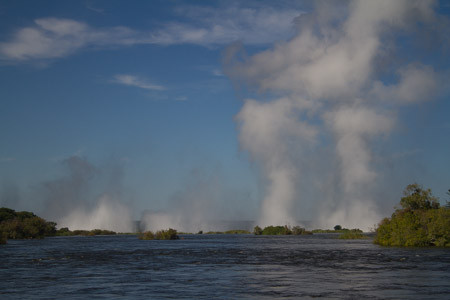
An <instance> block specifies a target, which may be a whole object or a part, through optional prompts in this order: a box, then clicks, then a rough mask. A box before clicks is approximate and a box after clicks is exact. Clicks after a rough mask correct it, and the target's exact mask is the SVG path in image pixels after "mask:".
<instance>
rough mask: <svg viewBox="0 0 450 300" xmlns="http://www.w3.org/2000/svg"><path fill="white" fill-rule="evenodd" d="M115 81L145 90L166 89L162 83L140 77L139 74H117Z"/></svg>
mask: <svg viewBox="0 0 450 300" xmlns="http://www.w3.org/2000/svg"><path fill="white" fill-rule="evenodd" d="M113 82H114V83H119V84H122V85H127V86H133V87H138V88H141V89H145V90H152V91H163V90H165V89H166V88H165V87H163V86H161V85H157V84H153V83H151V82H149V81H148V80H146V79H145V78H140V77H138V76H135V75H129V74H118V75H115V76H114V80H113Z"/></svg>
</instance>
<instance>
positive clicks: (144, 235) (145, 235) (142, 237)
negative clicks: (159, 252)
mask: <svg viewBox="0 0 450 300" xmlns="http://www.w3.org/2000/svg"><path fill="white" fill-rule="evenodd" d="M139 239H140V240H154V239H155V235H154V234H153V232H151V231H146V232H144V233H142V234H140V235H139Z"/></svg>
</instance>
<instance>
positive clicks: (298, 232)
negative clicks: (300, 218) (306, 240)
mask: <svg viewBox="0 0 450 300" xmlns="http://www.w3.org/2000/svg"><path fill="white" fill-rule="evenodd" d="M292 234H293V235H311V234H313V233H312V232H311V231H308V230H306V229H305V228H303V227H300V226H294V227H292Z"/></svg>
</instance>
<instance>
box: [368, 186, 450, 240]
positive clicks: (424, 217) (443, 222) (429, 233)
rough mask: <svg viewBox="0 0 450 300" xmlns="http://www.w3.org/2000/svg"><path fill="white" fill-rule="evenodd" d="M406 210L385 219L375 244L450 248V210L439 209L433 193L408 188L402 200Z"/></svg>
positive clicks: (400, 210)
mask: <svg viewBox="0 0 450 300" xmlns="http://www.w3.org/2000/svg"><path fill="white" fill-rule="evenodd" d="M400 205H401V207H402V209H396V211H395V212H394V213H393V214H392V216H391V218H385V219H383V220H382V221H381V222H380V223H379V224H378V227H377V229H376V235H375V239H374V242H375V243H376V244H380V245H383V246H401V247H404V246H405V247H425V246H439V247H450V209H449V208H447V207H439V202H438V199H437V198H436V197H434V196H433V195H432V193H431V190H430V189H427V190H424V189H422V187H420V186H419V185H417V184H412V185H408V186H407V187H406V189H405V191H404V197H402V198H401V201H400Z"/></svg>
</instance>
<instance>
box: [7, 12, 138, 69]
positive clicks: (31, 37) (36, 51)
mask: <svg viewBox="0 0 450 300" xmlns="http://www.w3.org/2000/svg"><path fill="white" fill-rule="evenodd" d="M136 36H137V34H136V32H134V31H133V30H130V29H128V28H125V27H111V28H107V29H95V28H92V27H90V26H89V25H87V24H85V23H83V22H78V21H74V20H70V19H57V18H44V19H36V20H35V21H34V26H29V27H25V28H22V29H19V30H18V31H17V32H16V33H15V34H14V35H13V38H12V39H11V40H10V41H7V42H1V43H0V57H1V58H2V59H4V60H7V61H26V60H31V59H54V58H59V57H64V56H67V55H70V54H73V53H75V52H77V51H80V50H81V49H84V48H88V47H105V46H114V45H132V44H135V43H137V42H138V41H139V39H137V37H136Z"/></svg>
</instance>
